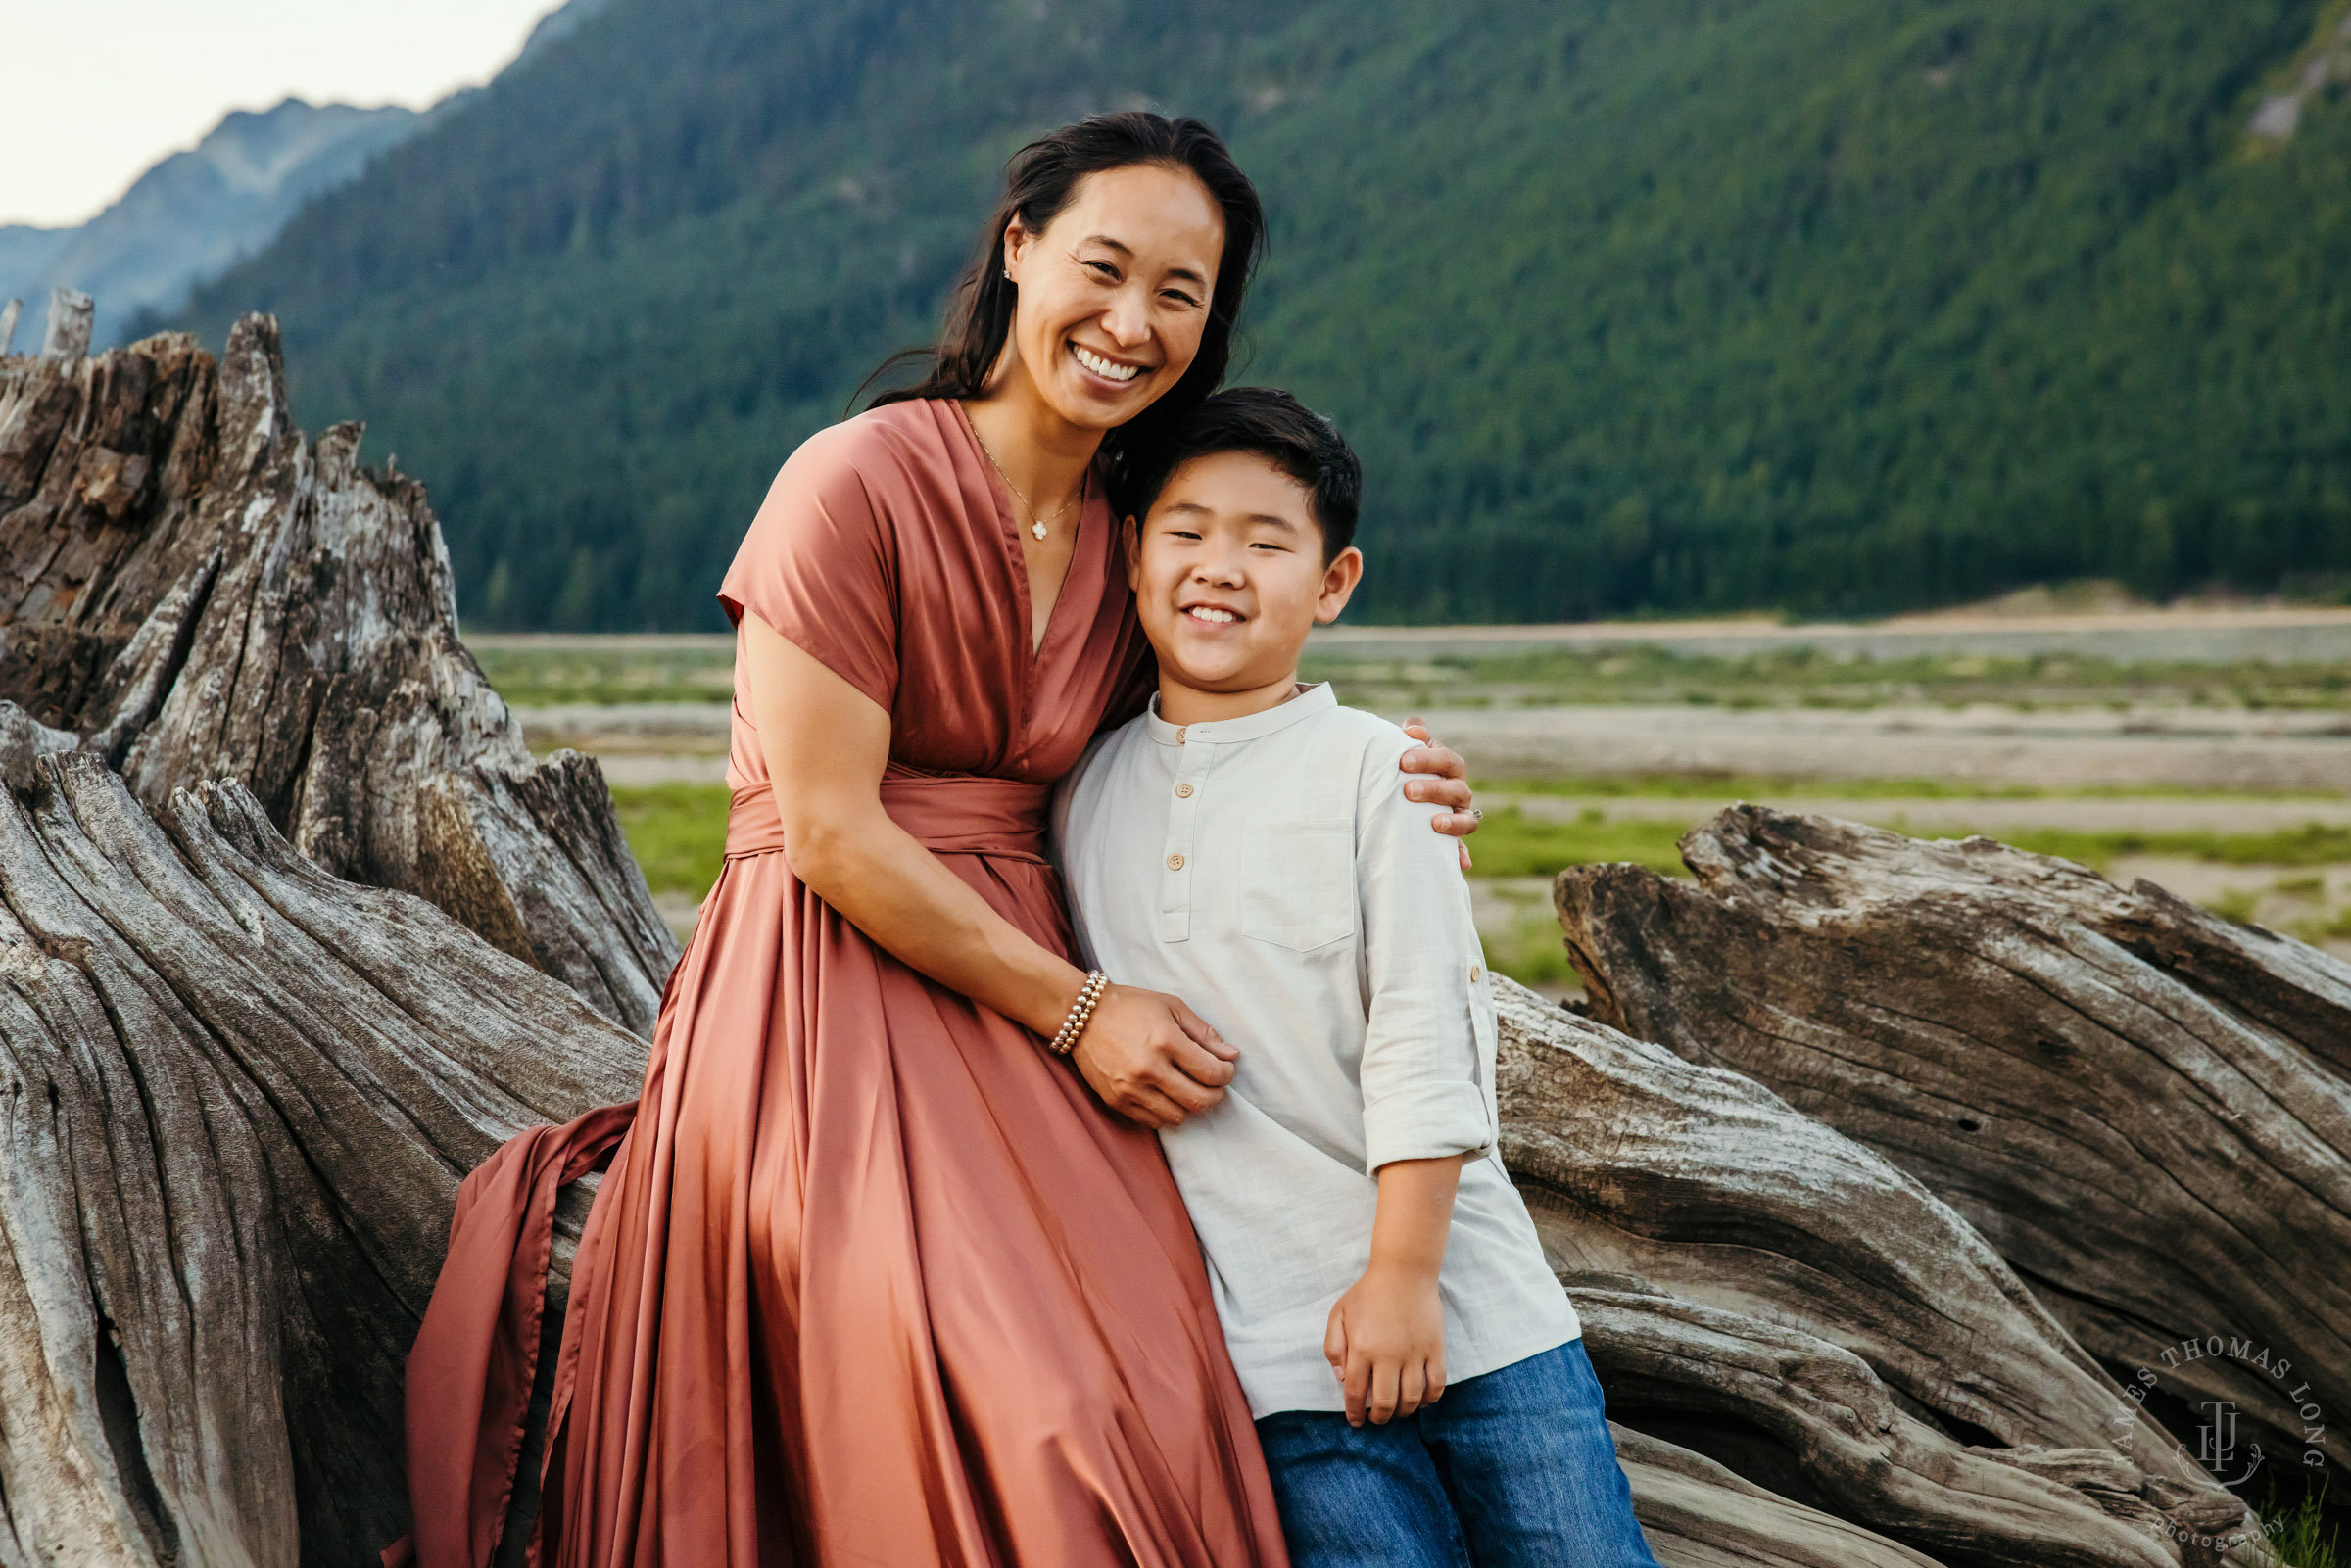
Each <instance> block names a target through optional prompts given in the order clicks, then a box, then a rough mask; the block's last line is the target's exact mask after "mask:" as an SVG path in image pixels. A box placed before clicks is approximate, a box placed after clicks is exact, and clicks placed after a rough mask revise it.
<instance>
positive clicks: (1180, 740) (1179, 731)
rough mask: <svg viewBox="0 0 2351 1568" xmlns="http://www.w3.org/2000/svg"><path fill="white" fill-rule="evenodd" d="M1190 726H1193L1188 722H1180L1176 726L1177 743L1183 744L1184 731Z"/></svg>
mask: <svg viewBox="0 0 2351 1568" xmlns="http://www.w3.org/2000/svg"><path fill="white" fill-rule="evenodd" d="M1190 728H1191V726H1190V725H1188V724H1179V725H1177V726H1176V744H1177V745H1182V744H1183V732H1184V731H1186V730H1188V729H1190Z"/></svg>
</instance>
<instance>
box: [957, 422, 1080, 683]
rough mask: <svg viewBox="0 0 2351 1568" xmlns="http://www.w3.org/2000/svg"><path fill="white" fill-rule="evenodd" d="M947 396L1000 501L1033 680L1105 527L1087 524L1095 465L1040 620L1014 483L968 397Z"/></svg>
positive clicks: (998, 509) (992, 498)
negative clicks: (993, 458)
mask: <svg viewBox="0 0 2351 1568" xmlns="http://www.w3.org/2000/svg"><path fill="white" fill-rule="evenodd" d="M947 401H948V402H950V403H952V404H954V405H955V414H956V417H957V418H958V419H960V420H961V421H962V422H963V434H964V437H965V439H967V440H968V441H970V442H971V444H972V446H973V448H974V449H975V450H977V451H979V453H980V463H981V466H982V468H983V469H984V470H985V476H986V479H987V494H988V499H989V500H990V501H991V502H993V504H994V507H995V513H996V522H997V524H998V525H999V527H1000V529H1001V531H1002V533H1003V536H1004V543H1005V544H1006V545H1007V546H1009V547H1010V549H1011V552H1012V568H1013V571H1012V586H1013V592H1014V593H1016V594H1019V595H1020V599H1021V646H1022V650H1023V654H1024V658H1025V662H1026V664H1027V667H1028V670H1029V674H1030V677H1031V679H1032V680H1033V679H1034V677H1035V674H1036V670H1037V667H1038V666H1040V665H1041V664H1043V663H1044V658H1045V649H1046V648H1047V647H1049V646H1051V645H1052V642H1053V635H1054V633H1055V631H1056V630H1057V629H1058V628H1059V624H1060V622H1061V621H1062V619H1063V616H1062V613H1061V606H1062V604H1063V602H1064V601H1066V600H1067V599H1068V598H1069V596H1070V584H1071V581H1072V580H1073V579H1075V578H1076V577H1077V575H1078V569H1079V567H1080V566H1081V565H1083V564H1084V561H1085V554H1086V551H1087V549H1088V548H1089V547H1090V546H1091V545H1092V540H1093V535H1094V534H1096V533H1098V532H1100V530H1098V529H1089V528H1087V527H1086V526H1085V523H1086V513H1087V512H1088V511H1089V510H1091V509H1092V506H1093V497H1092V495H1091V490H1092V485H1093V475H1092V470H1091V468H1090V467H1089V468H1088V470H1087V474H1086V478H1085V480H1084V484H1085V486H1086V488H1087V492H1088V494H1086V495H1085V496H1084V497H1082V498H1081V499H1080V500H1079V502H1078V521H1077V522H1076V523H1075V524H1073V525H1072V526H1073V527H1074V528H1075V529H1076V530H1077V534H1076V537H1075V538H1073V539H1072V540H1071V541H1070V561H1069V564H1068V565H1067V566H1065V567H1063V568H1062V571H1061V582H1060V583H1059V585H1057V586H1056V587H1055V589H1054V591H1053V606H1052V608H1050V609H1048V610H1047V611H1045V620H1044V624H1043V625H1042V626H1039V625H1038V624H1037V621H1036V593H1035V591H1034V590H1033V589H1032V588H1031V587H1030V586H1029V554H1028V550H1027V548H1026V546H1023V545H1022V544H1021V523H1020V519H1019V518H1017V517H1015V516H1014V515H1013V509H1012V507H1011V505H1010V504H1009V502H1010V501H1011V499H1012V494H1011V493H1012V486H1011V485H1010V484H1009V483H1008V482H1007V481H1006V480H1005V478H1004V476H1003V475H1002V474H1001V473H999V472H997V471H996V465H995V464H994V463H993V462H990V461H989V460H988V453H987V443H985V442H984V441H982V440H981V439H980V428H979V426H977V425H975V424H973V423H972V412H971V410H970V409H969V408H966V407H965V406H964V405H963V400H962V399H960V398H951V399H949V400H947Z"/></svg>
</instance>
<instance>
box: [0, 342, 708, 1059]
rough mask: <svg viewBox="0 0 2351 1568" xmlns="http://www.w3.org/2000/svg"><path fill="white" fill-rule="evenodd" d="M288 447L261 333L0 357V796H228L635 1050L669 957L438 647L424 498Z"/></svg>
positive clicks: (342, 437)
mask: <svg viewBox="0 0 2351 1568" xmlns="http://www.w3.org/2000/svg"><path fill="white" fill-rule="evenodd" d="M359 444H360V427H359V426H358V425H351V424H346V425H338V426H336V427H334V428H333V429H331V430H329V431H327V432H326V433H325V434H324V435H322V436H321V437H319V438H318V440H317V441H316V442H315V443H312V442H309V441H306V440H305V439H304V437H303V436H302V434H301V432H299V431H298V430H296V429H295V428H294V424H293V418H292V414H291V411H290V409H289V408H288V406H287V404H286V400H285V375H284V366H283V364H282V362H281V359H280V356H279V351H278V343H277V332H276V327H275V325H274V324H273V323H272V322H270V321H269V320H268V319H267V318H266V317H263V316H248V317H246V318H245V319H244V320H243V321H241V322H239V323H238V324H237V326H236V327H235V329H234V330H233V331H232V332H231V333H230V336H229V342H228V346H227V349H226V351H225V353H224V354H223V356H222V358H221V360H220V361H219V362H218V363H217V364H216V363H215V361H214V360H213V359H212V357H211V356H208V355H206V354H204V353H202V352H201V351H200V350H199V349H198V348H197V347H196V345H195V343H194V340H193V339H190V338H188V337H186V336H184V335H181V334H169V333H167V334H164V335H161V336H159V337H155V338H150V339H148V340H146V341H145V342H142V343H139V344H135V345H132V346H131V347H130V348H127V349H119V350H115V351H113V352H110V353H108V354H105V355H101V356H97V357H96V358H89V359H85V358H79V357H74V358H71V359H66V358H58V359H52V358H47V357H44V358H38V359H34V358H22V357H16V358H6V359H0V640H5V641H4V644H0V699H5V703H0V773H5V774H6V775H7V776H8V777H9V778H10V779H11V780H12V782H15V783H18V784H20V786H21V785H22V783H23V781H24V779H25V778H26V777H27V776H28V775H27V769H28V767H29V764H30V761H31V759H32V758H33V757H35V756H38V755H42V754H46V753H48V752H51V751H56V750H60V749H67V748H78V749H84V750H87V751H89V752H91V753H92V754H94V755H96V756H98V757H99V758H101V759H102V760H104V761H105V762H107V763H108V764H109V765H110V766H113V767H117V768H119V769H120V771H121V773H122V775H123V777H124V778H125V780H127V781H128V783H129V784H130V786H131V788H132V790H133V791H134V792H135V793H136V794H137V795H138V796H139V798H140V799H141V800H143V801H145V802H146V803H147V804H148V805H149V806H150V807H151V808H156V809H161V808H162V807H163V806H164V804H165V803H166V802H168V800H169V799H170V798H171V795H172V793H173V792H174V791H175V790H178V789H180V788H184V787H187V786H190V785H193V784H197V783H200V782H202V781H205V780H209V779H216V778H234V779H237V780H239V781H241V782H242V783H243V784H245V785H246V787H247V788H248V789H250V790H251V791H252V793H253V795H254V797H255V798H256V799H257V800H259V801H260V802H261V804H262V806H263V809H264V811H266V812H267V813H268V815H269V818H270V820H271V822H273V823H274V824H275V825H276V826H277V827H278V828H279V830H280V831H281V832H285V833H286V834H287V836H288V837H290V838H291V839H292V840H293V842H294V844H295V845H296V847H298V848H299V849H301V850H302V851H303V853H305V854H307V855H309V856H311V857H312V859H314V860H316V861H317V862H318V863H319V864H320V865H321V866H323V867H325V868H326V869H327V870H329V871H331V872H334V873H335V874H336V875H338V876H342V877H346V878H350V879H355V880H360V881H365V882H370V883H373V884H375V885H378V886H385V887H397V888H401V889H404V890H406V891H408V892H413V893H415V894H417V895H419V896H420V897H423V898H426V899H428V900H430V901H431V902H433V903H434V904H437V905H439V906H440V907H441V908H443V909H445V910H447V911H449V912H450V913H451V914H453V915H455V916H456V917H457V918H458V919H459V920H461V921H463V922H465V923H466V924H467V925H469V926H471V927H473V928H474V929H476V930H478V931H480V932H481V933H482V934H483V935H484V936H485V937H487V938H488V939H489V940H490V941H492V942H493V943H495V944H496V945H498V946H500V947H501V948H504V950H505V951H507V952H509V953H512V954H514V955H515V956H516V957H518V958H522V959H524V960H526V961H528V962H530V963H532V964H535V965H537V966H538V967H539V968H541V969H543V970H545V971H547V972H548V973H549V974H554V975H556V976H557V977H558V978H560V979H562V980H563V981H564V982H565V983H566V984H569V985H571V986H572V987H573V988H575V989H576V990H578V991H579V992H580V994H581V995H583V996H585V997H587V998H588V999H589V1001H590V1002H591V1003H593V1004H594V1005H595V1006H597V1007H598V1008H600V1009H601V1010H602V1011H603V1012H604V1013H605V1015H606V1016H607V1017H610V1018H612V1019H614V1020H616V1021H617V1022H621V1023H623V1024H626V1025H627V1026H628V1027H630V1028H632V1029H635V1030H637V1031H639V1032H640V1033H643V1032H647V1031H649V1030H650V1028H651V1026H652V1021H653V1017H654V1014H655V1013H656V1011H657V1010H658V1007H659V1002H660V991H661V985H662V983H663V981H664V979H665V978H666V976H667V974H668V971H669V968H670V966H671V965H672V964H673V963H675V961H676V958H677V947H676V943H675V941H674V939H673V938H672V937H671V936H670V934H669V932H668V928H667V927H665V926H664V925H663V923H662V922H661V920H660V918H659V916H658V915H657V914H656V913H655V912H654V909H653V904H652V899H651V895H650V894H649V892H648V890H647V888H646V886H645V879H644V877H643V876H642V874H640V873H639V871H638V870H637V866H636V862H635V861H634V860H633V859H632V858H631V857H630V856H629V855H628V853H627V849H626V845H625V843H624V842H623V840H622V838H621V835H620V831H619V825H618V822H617V820H616V819H615V818H614V816H613V814H612V810H611V803H610V799H609V797H608V794H607V792H606V791H605V789H604V786H603V781H602V776H601V774H600V771H599V770H598V768H597V766H596V764H595V763H594V761H593V760H591V759H588V758H584V757H580V756H578V755H577V754H575V753H567V752H560V753H557V754H556V755H555V756H553V757H552V758H549V759H547V760H546V761H544V762H540V761H535V760H534V759H533V758H532V757H531V755H530V753H529V751H528V750H527V749H526V748H525V746H524V744H523V736H522V730H521V726H520V725H519V724H518V723H517V722H516V721H515V719H514V717H513V715H512V714H511V713H509V712H508V711H507V709H506V706H505V704H504V702H503V701H502V700H501V699H500V698H499V696H498V694H497V692H495V691H494V690H492V689H491V688H490V686H489V684H488V682H486V681H485V680H484V679H483V678H482V674H481V670H480V668H479V667H478V666H477V665H476V664H475V663H474V661H473V658H472V656H471V655H470V654H468V653H467V652H466V651H465V648H464V646H463V644H462V643H461V642H460V641H458V638H457V624H456V591H455V587H454V584H453V583H452V580H451V578H450V572H449V557H448V552H447V550H446V549H445V548H444V547H443V545H442V542H441V535H440V527H439V524H438V523H437V522H436V521H435V520H434V517H433V514H432V510H431V507H430V506H429V505H428V504H427V503H426V499H425V495H424V491H423V487H421V486H420V485H418V484H417V483H416V482H415V481H414V480H412V479H409V478H407V477H406V476H404V475H401V474H399V473H397V472H394V471H393V470H391V469H389V468H386V469H382V470H368V469H364V468H361V467H360V465H359V462H358V450H359Z"/></svg>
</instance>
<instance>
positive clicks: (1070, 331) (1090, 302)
mask: <svg viewBox="0 0 2351 1568" xmlns="http://www.w3.org/2000/svg"><path fill="white" fill-rule="evenodd" d="M1223 251H1224V216H1223V213H1221V212H1220V211H1219V210H1218V208H1217V203H1216V199H1215V198H1214V197H1212V196H1210V195H1209V193H1208V187H1206V186H1205V185H1202V184H1201V183H1200V181H1199V179H1198V178H1197V177H1196V176H1194V175H1193V174H1192V173H1191V172H1190V171H1189V170H1186V169H1179V168H1169V167H1167V166H1165V165H1160V164H1138V165H1134V166H1129V167H1127V168H1111V169H1104V170H1103V171H1102V172H1100V173H1098V174H1088V175H1086V176H1085V178H1083V179H1082V180H1080V181H1079V183H1078V188H1077V189H1076V191H1074V192H1073V193H1072V194H1071V198H1070V203H1069V205H1068V206H1067V207H1064V208H1063V209H1062V210H1061V213H1060V214H1059V215H1058V216H1056V217H1055V218H1054V219H1053V221H1052V222H1051V223H1049V224H1047V225H1046V226H1045V228H1044V229H1043V231H1042V232H1040V233H1034V234H1032V233H1030V232H1029V231H1028V230H1026V229H1024V228H1023V227H1022V226H1021V222H1020V220H1019V219H1018V218H1015V219H1014V220H1013V221H1012V223H1011V225H1010V226H1009V227H1008V228H1006V229H1005V231H1004V265H1005V270H1007V271H1008V272H1010V273H1011V274H1012V280H1013V282H1014V283H1015V284H1016V285H1017V286H1018V288H1019V290H1020V298H1019V303H1018V305H1017V306H1016V307H1015V309H1014V311H1013V318H1012V341H1011V343H1010V345H1009V348H1010V349H1011V351H1012V356H1013V357H1014V359H1015V365H1014V368H1015V371H1016V373H1019V372H1023V371H1025V372H1026V373H1027V376H1028V378H1029V380H1030V381H1031V382H1032V384H1033V385H1034V387H1035V389H1036V393H1037V396H1038V397H1039V398H1040V399H1042V401H1043V402H1044V403H1045V404H1046V405H1047V406H1048V407H1050V408H1052V409H1053V411H1054V412H1056V413H1058V414H1060V415H1061V417H1062V418H1064V419H1066V420H1068V421H1069V422H1070V423H1072V424H1074V425H1079V426H1081V427H1083V428H1086V429H1089V430H1107V429H1109V428H1110V427H1111V426H1113V425H1123V424H1125V423H1126V422H1127V421H1128V420H1129V419H1131V418H1133V417H1134V416H1135V415H1136V414H1138V413H1140V412H1141V411H1142V410H1143V409H1145V408H1147V407H1149V406H1150V405H1151V404H1152V402H1153V401H1154V400H1156V399H1157V398H1159V397H1160V396H1161V395H1162V394H1163V393H1165V392H1166V391H1167V390H1168V389H1169V388H1171V387H1173V386H1175V385H1176V382H1177V381H1179V380H1181V379H1182V378H1183V373H1184V372H1185V371H1186V370H1188V369H1190V368H1191V363H1192V359H1193V357H1194V356H1196V355H1198V354H1199V352H1200V334H1201V332H1202V330H1203V329H1204V328H1205V327H1206V326H1207V325H1208V305H1209V299H1210V297H1211V295H1212V293H1213V291H1214V290H1215V288H1216V286H1217V260H1218V258H1219V257H1221V256H1222V255H1223Z"/></svg>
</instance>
